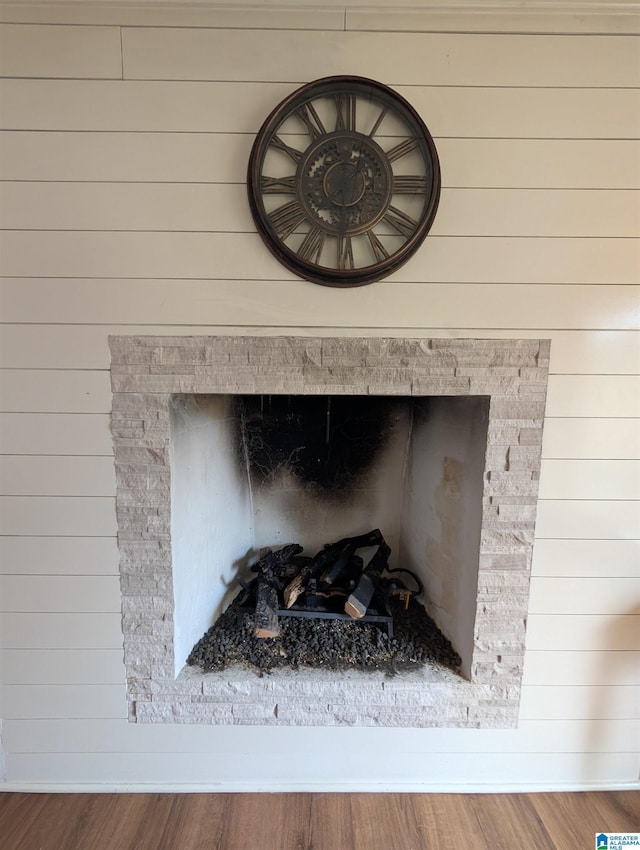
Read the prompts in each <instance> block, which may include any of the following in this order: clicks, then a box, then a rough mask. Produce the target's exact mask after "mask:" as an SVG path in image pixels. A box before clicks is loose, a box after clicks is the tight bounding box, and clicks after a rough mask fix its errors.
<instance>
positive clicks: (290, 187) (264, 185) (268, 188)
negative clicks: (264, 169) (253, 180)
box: [260, 175, 296, 195]
mask: <svg viewBox="0 0 640 850" xmlns="http://www.w3.org/2000/svg"><path fill="white" fill-rule="evenodd" d="M295 180H296V178H295V177H294V176H292V177H265V176H264V175H263V176H262V177H261V178H260V191H261V192H262V194H263V195H295V193H296V183H295Z"/></svg>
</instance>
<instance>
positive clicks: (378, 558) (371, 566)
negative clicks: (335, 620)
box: [344, 542, 391, 620]
mask: <svg viewBox="0 0 640 850" xmlns="http://www.w3.org/2000/svg"><path fill="white" fill-rule="evenodd" d="M390 554H391V549H390V548H389V547H388V546H387V544H386V543H384V542H382V543H381V544H380V546H378V549H377V551H376V553H375V555H374V556H373V558H372V559H371V560H370V561H369V563H368V564H367V566H366V568H365V570H364V572H363V573H362V576H361V578H360V581H359V582H358V584H357V586H356V588H355V590H354V591H353V593H352V594H351V596H350V597H349V598H348V599H347V601H346V602H345V605H344V612H345V614H349V616H350V617H353V618H354V620H359V619H360V617H364V615H365V614H366V613H367V608H368V607H369V603H370V602H371V598H372V596H373V594H374V593H375V590H376V585H377V583H378V580H379V579H380V576H381V575H382V573H383V572H384V570H385V568H386V567H387V564H388V562H389V555H390Z"/></svg>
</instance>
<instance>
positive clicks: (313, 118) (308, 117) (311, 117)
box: [296, 103, 327, 140]
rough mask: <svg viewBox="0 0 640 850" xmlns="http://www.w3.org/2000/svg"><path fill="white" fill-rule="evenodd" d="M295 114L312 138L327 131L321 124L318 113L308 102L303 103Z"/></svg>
mask: <svg viewBox="0 0 640 850" xmlns="http://www.w3.org/2000/svg"><path fill="white" fill-rule="evenodd" d="M296 115H297V116H298V118H299V119H300V120H301V121H302V123H303V124H304V126H305V127H306V128H307V132H308V133H309V135H310V136H311V138H312V139H314V140H315V139H317V138H318V137H319V136H324V135H326V132H327V131H326V130H325V129H324V125H323V124H322V121H321V120H320V118H319V116H318V113H317V112H316V111H315V109H314V108H313V106H312V105H311V104H310V103H303V104H302V106H301V107H300V108H299V109H298V110H297V111H296Z"/></svg>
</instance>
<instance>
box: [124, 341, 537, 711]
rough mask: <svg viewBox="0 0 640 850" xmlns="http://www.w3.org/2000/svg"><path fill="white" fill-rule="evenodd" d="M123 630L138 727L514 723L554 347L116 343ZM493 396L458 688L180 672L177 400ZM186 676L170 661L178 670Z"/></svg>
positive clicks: (312, 673) (424, 675)
mask: <svg viewBox="0 0 640 850" xmlns="http://www.w3.org/2000/svg"><path fill="white" fill-rule="evenodd" d="M110 344H111V355H112V366H111V377H112V390H113V408H112V431H113V442H114V452H115V464H116V480H117V492H116V512H117V520H118V544H119V549H120V571H121V590H122V615H123V616H122V623H123V634H124V651H125V665H126V671H127V682H128V700H129V719H130V720H131V721H132V722H173V723H209V724H211V723H214V724H270V725H303V724H307V725H383V726H406V727H420V726H458V727H476V728H481V727H510V726H515V725H516V724H517V718H518V708H519V700H520V685H521V679H522V667H523V659H524V641H525V628H526V620H527V612H528V599H529V575H530V567H531V556H532V550H533V538H534V525H535V513H536V504H537V496H538V479H539V472H540V458H541V445H542V426H543V418H544V409H545V397H546V387H547V375H548V361H549V342H548V341H547V340H534V339H508V340H487V339H397V338H393V339H380V338H307V337H245V336H200V337H182V336H173V337H158V336H137V337H132V336H117V337H112V338H111V340H110ZM253 393H264V394H272V395H275V394H289V395H297V394H301V395H305V394H306V395H329V394H332V395H339V394H354V395H363V394H370V395H393V396H398V395H402V396H419V397H422V396H429V397H442V396H479V397H488V399H489V422H488V429H487V446H486V453H485V458H484V473H483V485H482V518H481V528H480V544H479V552H478V583H477V600H476V615H475V625H474V638H473V653H472V656H473V657H472V660H471V665H470V676H469V679H468V680H465V679H462V678H460V677H459V676H456V675H455V674H453V673H442V672H441V671H439V672H438V673H437V675H436V674H435V673H434V671H433V670H431V669H430V668H429V667H426V668H425V669H424V670H423V671H421V672H420V673H419V674H418V673H410V674H401V675H398V676H395V677H393V678H385V677H384V675H382V674H380V675H378V674H375V673H362V672H357V671H353V672H348V673H342V674H338V673H330V672H320V671H316V670H305V671H287V672H286V673H274V674H272V675H270V676H266V677H262V678H260V677H258V676H257V675H256V674H255V673H252V672H249V671H244V670H239V671H233V670H231V671H224V672H223V673H201V672H199V671H195V670H192V669H190V668H187V669H185V670H183V671H182V672H181V673H180V674H179V675H178V676H176V659H175V658H174V655H175V651H174V650H175V646H174V591H173V587H174V585H173V579H174V576H173V568H174V562H173V558H172V527H171V429H170V404H171V399H172V398H173V397H174V396H175V395H177V394H194V395H237V394H253ZM179 666H180V665H179V664H178V667H179Z"/></svg>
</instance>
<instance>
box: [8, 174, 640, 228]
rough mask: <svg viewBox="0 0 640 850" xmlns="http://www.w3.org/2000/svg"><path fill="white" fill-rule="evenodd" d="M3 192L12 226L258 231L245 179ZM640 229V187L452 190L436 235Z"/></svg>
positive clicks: (38, 186) (21, 185)
mask: <svg viewBox="0 0 640 850" xmlns="http://www.w3.org/2000/svg"><path fill="white" fill-rule="evenodd" d="M2 191H3V203H2V207H0V226H1V227H3V228H5V229H14V230H21V229H22V230H149V231H188V232H216V233H219V232H228V233H238V232H243V233H253V232H254V231H255V228H254V225H253V222H252V219H251V214H250V211H249V204H248V202H247V192H246V187H245V186H244V185H243V184H242V183H234V184H231V183H215V184H203V183H95V182H77V183H64V182H47V183H42V182H24V181H18V182H15V181H7V182H5V183H4V184H3V188H2ZM284 200H285V199H284V198H283V199H282V202H283V203H284ZM603 208H605V209H606V210H607V215H606V216H603V215H602V209H603ZM379 231H380V228H379ZM380 232H381V231H380ZM639 234H640V191H636V192H634V191H619V190H605V189H592V190H590V189H576V190H572V189H562V190H559V189H548V190H547V189H446V190H445V191H443V193H442V196H441V199H440V205H439V208H438V216H437V218H436V220H435V222H434V226H433V228H432V230H431V235H432V237H434V236H526V237H530V238H535V237H539V236H553V237H560V236H569V237H578V236H580V237H585V236H589V237H618V238H632V237H635V236H638V235H639Z"/></svg>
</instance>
